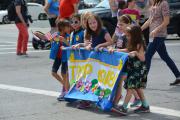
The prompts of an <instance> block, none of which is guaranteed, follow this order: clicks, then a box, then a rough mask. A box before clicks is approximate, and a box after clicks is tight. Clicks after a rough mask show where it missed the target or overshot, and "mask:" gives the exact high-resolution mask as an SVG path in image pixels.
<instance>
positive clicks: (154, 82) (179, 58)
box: [0, 21, 180, 120]
mask: <svg viewBox="0 0 180 120" xmlns="http://www.w3.org/2000/svg"><path fill="white" fill-rule="evenodd" d="M48 27H49V23H48V21H37V22H34V23H33V24H32V25H31V27H30V28H29V34H30V37H29V44H28V56H16V41H17V36H18V31H17V29H16V26H15V25H14V24H9V25H2V24H0V120H121V119H123V120H180V86H169V83H170V82H173V81H174V80H175V77H174V75H173V74H172V72H171V71H170V69H169V68H168V67H167V65H166V64H165V63H164V62H163V61H162V60H161V59H160V57H159V55H158V54H156V55H155V56H154V58H153V60H152V67H151V70H150V74H149V76H148V86H147V89H146V90H145V95H146V97H147V100H148V102H149V104H150V105H151V106H150V109H151V113H148V114H134V113H133V112H132V110H131V111H130V114H129V115H128V116H126V117H122V116H119V115H118V114H115V113H107V112H103V111H101V110H98V109H94V108H92V109H88V110H79V109H77V108H76V107H75V105H74V104H72V105H71V104H69V103H67V102H58V101H57V100H56V98H57V96H58V95H59V92H60V91H61V87H62V86H61V85H60V84H59V83H58V82H57V81H56V80H55V79H54V78H53V77H52V76H51V66H52V63H53V61H52V60H50V59H49V50H34V49H33V47H32V44H31V38H32V34H31V30H32V31H36V30H40V31H42V32H47V31H48V30H49V28H48ZM172 37H173V36H172ZM168 38H170V39H172V38H171V36H170V37H169V36H168ZM176 39H177V38H176ZM166 45H167V50H168V52H169V55H170V56H171V58H172V59H173V60H174V62H175V63H176V65H177V66H178V68H179V69H180V54H179V51H180V40H178V39H177V40H168V41H166ZM124 92H125V91H124Z"/></svg>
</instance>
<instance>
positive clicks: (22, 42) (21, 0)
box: [14, 0, 29, 55]
mask: <svg viewBox="0 0 180 120" xmlns="http://www.w3.org/2000/svg"><path fill="white" fill-rule="evenodd" d="M14 4H15V10H16V14H17V15H16V18H15V24H16V27H17V28H18V30H19V35H18V42H17V50H16V54H17V55H27V44H28V39H29V34H28V25H29V24H28V9H27V5H26V2H25V0H15V1H14Z"/></svg>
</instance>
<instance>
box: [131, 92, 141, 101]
mask: <svg viewBox="0 0 180 120" xmlns="http://www.w3.org/2000/svg"><path fill="white" fill-rule="evenodd" d="M132 93H133V95H134V98H135V99H136V100H139V99H140V98H139V95H138V93H137V92H136V90H135V89H133V90H132Z"/></svg>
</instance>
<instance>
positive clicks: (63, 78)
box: [52, 20, 70, 101]
mask: <svg viewBox="0 0 180 120" xmlns="http://www.w3.org/2000/svg"><path fill="white" fill-rule="evenodd" d="M58 31H59V32H60V34H59V36H58V37H57V38H54V40H55V41H56V39H58V40H57V42H59V49H58V52H57V54H56V58H55V60H54V63H53V66H52V76H53V77H54V78H56V79H57V80H58V81H59V82H60V83H61V84H62V85H63V90H62V93H61V94H60V96H59V97H58V98H57V100H58V101H62V100H64V96H65V94H66V91H68V89H69V81H68V72H67V68H68V66H67V62H63V61H62V59H61V57H62V49H63V47H65V46H69V44H68V43H67V41H69V34H68V33H70V23H69V22H68V21H67V20H63V21H59V22H58ZM65 41H66V42H65ZM61 65H62V66H61ZM60 66H61V74H60V75H59V74H58V73H57V71H58V70H59V67H60Z"/></svg>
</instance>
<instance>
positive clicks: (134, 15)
mask: <svg viewBox="0 0 180 120" xmlns="http://www.w3.org/2000/svg"><path fill="white" fill-rule="evenodd" d="M135 5H136V2H135V0H127V8H125V9H123V10H122V14H128V15H129V16H130V17H131V19H132V20H133V21H134V22H135V23H136V24H139V20H140V14H139V11H138V10H137V9H136V8H135Z"/></svg>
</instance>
